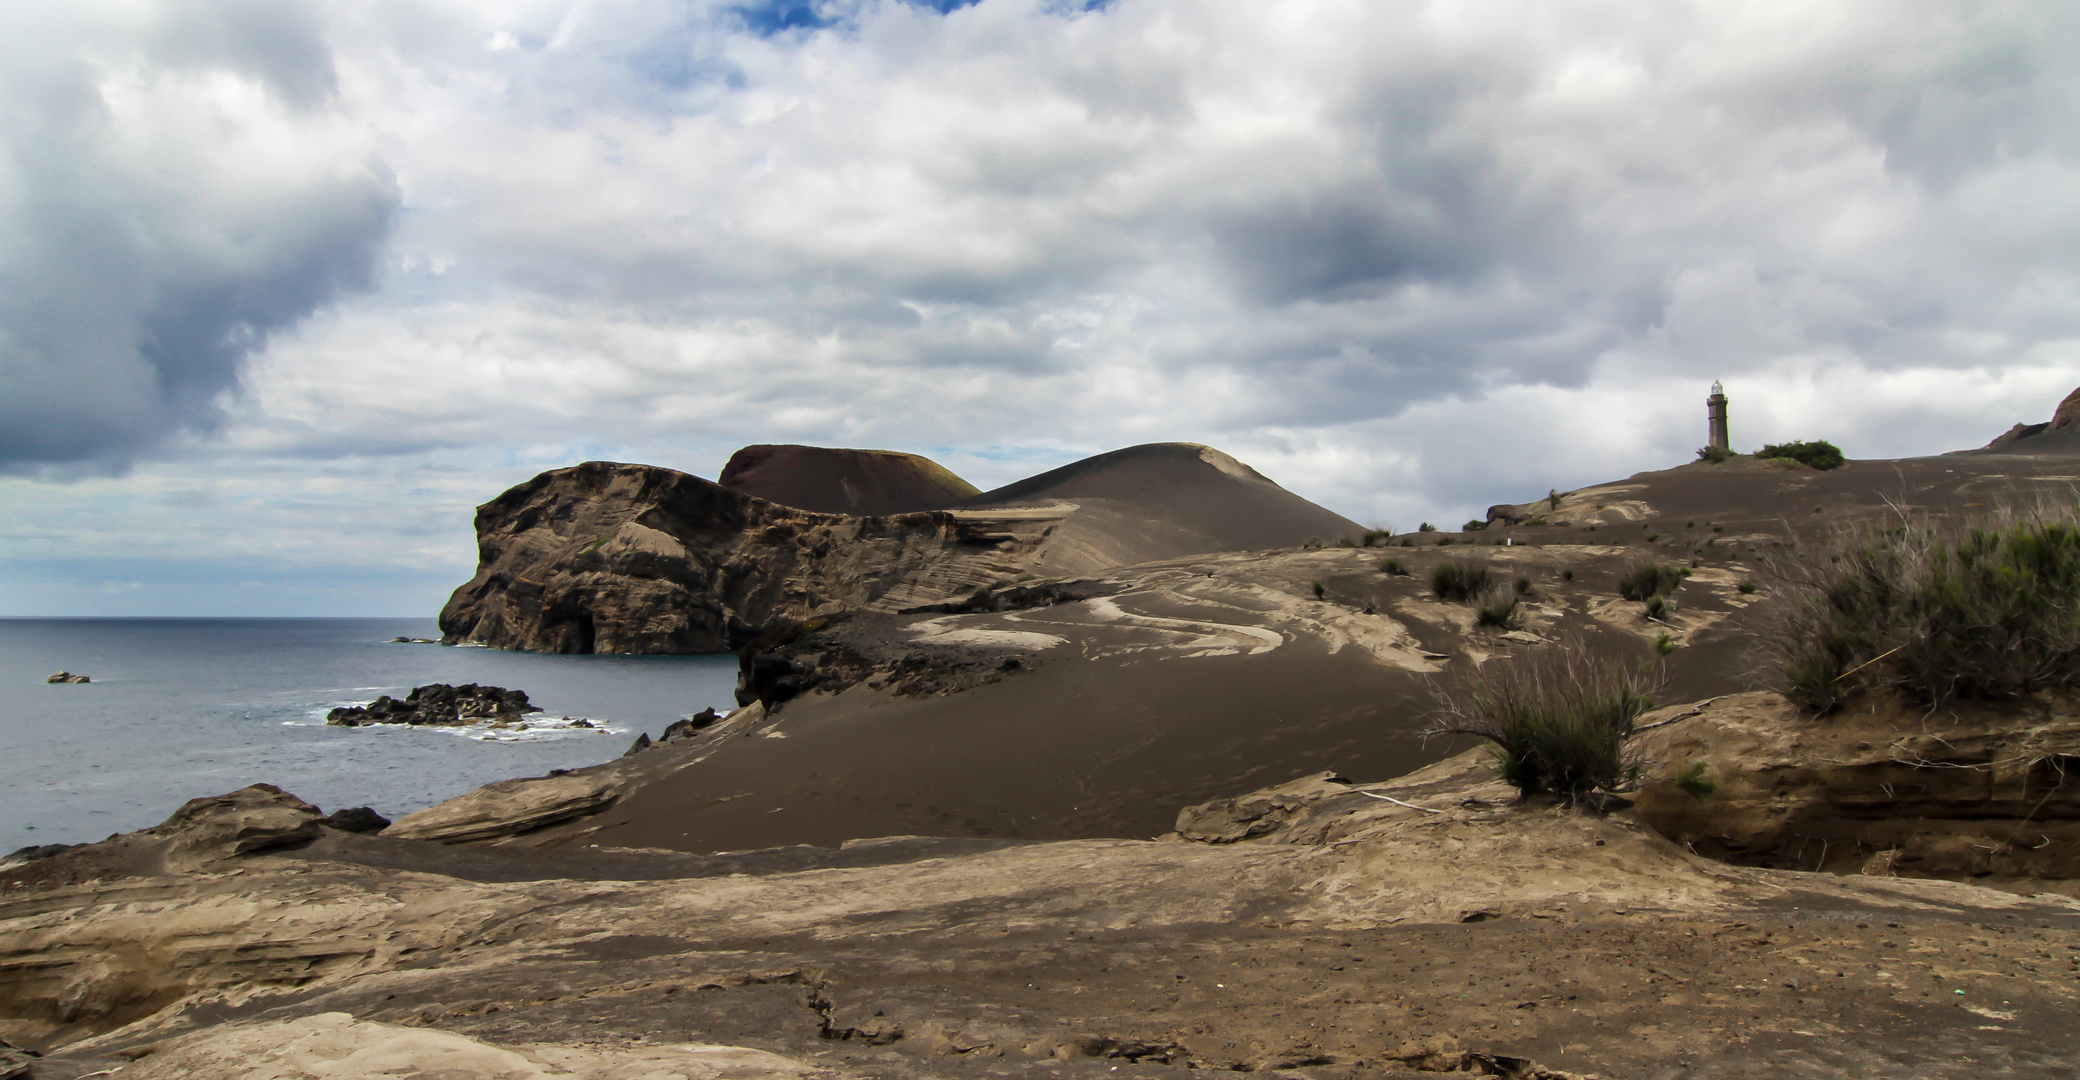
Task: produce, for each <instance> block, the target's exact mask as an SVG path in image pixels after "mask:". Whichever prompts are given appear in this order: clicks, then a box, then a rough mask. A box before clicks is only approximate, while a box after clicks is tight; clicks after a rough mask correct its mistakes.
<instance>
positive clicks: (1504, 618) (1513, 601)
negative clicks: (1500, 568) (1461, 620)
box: [1473, 582, 1518, 630]
mask: <svg viewBox="0 0 2080 1080" xmlns="http://www.w3.org/2000/svg"><path fill="white" fill-rule="evenodd" d="M1473 622H1474V625H1476V626H1493V627H1497V628H1499V629H1503V630H1512V629H1515V628H1516V625H1517V622H1518V619H1517V594H1516V593H1515V592H1512V591H1511V590H1510V588H1509V587H1508V586H1506V585H1503V584H1502V583H1501V582H1496V583H1495V584H1493V585H1490V586H1488V587H1487V588H1485V589H1483V590H1481V594H1480V600H1479V601H1478V602H1476V603H1475V604H1474V606H1473Z"/></svg>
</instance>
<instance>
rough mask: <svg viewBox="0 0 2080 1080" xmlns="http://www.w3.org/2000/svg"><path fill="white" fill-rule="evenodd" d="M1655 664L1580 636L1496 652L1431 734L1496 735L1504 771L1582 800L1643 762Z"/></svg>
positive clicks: (1436, 717) (1527, 784) (1536, 788)
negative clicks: (1638, 728) (1634, 660)
mask: <svg viewBox="0 0 2080 1080" xmlns="http://www.w3.org/2000/svg"><path fill="white" fill-rule="evenodd" d="M1653 689H1654V687H1653V686H1652V685H1650V683H1649V680H1648V677H1647V674H1646V671H1645V670H1644V669H1642V668H1639V667H1636V666H1634V665H1632V664H1630V663H1627V662H1626V661H1624V660H1622V659H1620V658H1618V657H1616V656H1612V655H1609V654H1605V653H1595V652H1591V651H1590V650H1589V649H1588V648H1587V647H1586V646H1585V645H1583V644H1582V643H1581V642H1579V641H1571V642H1563V643H1561V644H1557V645H1552V646H1548V647H1546V648H1543V649H1538V650H1536V651H1533V652H1527V653H1520V654H1518V655H1516V656H1512V657H1505V658H1497V659H1493V660H1490V661H1488V662H1487V663H1485V664H1482V665H1481V666H1479V667H1477V668H1474V669H1473V670H1472V671H1471V672H1469V673H1468V675H1467V677H1466V683H1465V685H1464V687H1463V689H1462V690H1461V691H1460V692H1459V693H1457V694H1454V695H1448V696H1446V697H1445V698H1444V699H1443V700H1442V702H1441V706H1440V708H1439V710H1438V711H1437V712H1436V713H1435V714H1433V715H1432V717H1431V721H1430V724H1429V726H1428V727H1427V728H1426V729H1425V734H1426V735H1472V736H1475V737H1477V738H1481V739H1485V740H1487V741H1488V742H1489V743H1491V744H1492V745H1493V747H1494V752H1495V767H1496V771H1497V772H1498V773H1500V774H1501V776H1502V779H1503V780H1504V781H1506V782H1507V783H1509V784H1510V786H1512V787H1514V788H1516V789H1517V790H1518V791H1519V792H1520V793H1522V794H1524V795H1527V796H1528V795H1531V794H1533V793H1535V792H1540V791H1549V792H1552V793H1553V794H1555V795H1558V796H1560V797H1561V798H1563V799H1566V800H1567V801H1569V802H1571V803H1573V802H1580V801H1581V800H1582V799H1583V798H1584V797H1585V796H1587V795H1588V794H1589V793H1590V792H1592V791H1597V790H1603V791H1612V792H1616V791H1624V790H1628V789H1630V788H1631V787H1632V786H1633V785H1634V784H1636V783H1637V781H1638V779H1639V773H1640V762H1639V761H1638V759H1637V758H1636V757H1635V756H1634V755H1633V754H1631V753H1630V752H1628V750H1627V749H1626V742H1627V741H1628V740H1629V739H1631V738H1632V733H1633V728H1634V725H1635V724H1636V723H1637V722H1638V720H1639V716H1640V714H1641V713H1643V712H1645V711H1647V710H1648V709H1650V708H1653V707H1654V700H1653V697H1652V696H1651V691H1652V690H1653Z"/></svg>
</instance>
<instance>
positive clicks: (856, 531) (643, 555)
mask: <svg viewBox="0 0 2080 1080" xmlns="http://www.w3.org/2000/svg"><path fill="white" fill-rule="evenodd" d="M1049 524H1051V521H1050V520H1048V519H1046V518H1045V516H1044V515H1042V516H1037V517H1035V516H1030V515H1029V516H1027V518H1025V519H1022V520H1013V521H1006V522H999V521H996V520H994V519H992V518H991V517H990V515H958V514H952V513H946V512H932V513H920V514H899V515H895V516H892V517H848V516H844V515H837V514H817V513H811V512H809V511H806V510H796V509H794V508H791V507H786V506H781V505H779V504H777V503H772V502H767V501H766V500H764V499H758V498H754V497H752V496H749V495H745V494H742V493H740V492H736V491H731V490H730V489H728V488H725V487H722V486H721V485H719V484H715V483H711V482H709V481H707V480H703V479H701V478H699V477H697V476H689V475H687V474H685V473H681V472H675V471H673V470H671V469H660V468H655V467H652V466H648V465H621V464H615V463H612V462H603V461H593V462H587V463H585V464H583V465H578V466H574V467H572V468H568V469H556V470H554V471H551V472H546V473H543V474H542V475H540V476H537V477H535V478H534V479H532V480H529V481H528V482H526V483H524V484H521V485H519V486H518V487H515V488H513V489H512V490H510V491H507V492H506V493H505V494H503V495H500V496H499V497H498V498H496V499H493V500H492V501H490V502H488V503H485V504H484V505H483V506H481V507H478V508H477V545H478V558H479V561H478V569H477V576H476V577H475V578H473V579H471V580H470V582H469V583H468V584H466V585H464V586H462V587H461V588H460V589H457V590H456V591H455V594H454V596H452V597H451V598H449V600H448V604H447V606H446V607H445V608H443V609H442V610H441V619H440V624H441V633H442V640H444V641H446V642H449V643H474V644H483V645H490V646H494V647H497V648H504V649H529V650H534V651H538V652H554V653H592V652H600V653H713V652H728V651H731V650H733V649H736V648H738V647H739V646H742V645H743V644H744V643H745V642H747V641H749V640H750V639H751V638H753V637H755V636H756V635H757V634H758V633H759V632H760V631H762V630H763V629H764V628H766V627H768V626H770V625H773V624H775V623H778V622H783V621H788V620H800V619H806V618H809V617H811V616H813V615H815V614H819V613H826V612H833V611H840V610H846V609H850V608H855V607H860V606H863V605H866V604H869V603H872V602H874V601H876V600H879V599H882V598H884V597H887V596H889V595H891V594H896V595H897V600H898V601H901V600H905V599H907V598H908V596H909V592H910V589H906V588H905V586H910V587H911V588H915V587H918V586H919V585H920V584H922V585H923V586H925V587H927V592H928V593H929V595H931V596H932V597H933V598H938V597H939V596H940V595H941V594H942V591H943V593H945V594H950V593H953V592H958V591H960V590H961V589H962V587H963V586H965V587H966V588H967V589H968V590H973V589H974V588H975V587H977V586H978V585H981V584H987V583H988V581H990V580H992V579H991V578H990V577H989V576H988V575H991V574H1001V573H1004V572H1014V573H1015V572H1016V567H1017V563H1016V562H1015V561H1006V560H1005V559H1003V558H994V557H992V556H999V555H1006V554H1011V555H1015V554H1016V551H1017V550H1018V549H1019V548H1020V547H1021V546H1022V545H1025V544H1028V543H1030V542H1033V541H1035V540H1037V539H1038V537H1037V536H1036V535H1034V534H1035V533H1037V532H1040V531H1044V529H1045V528H1046V526H1047V525H1049ZM1028 526H1037V529H1036V528H1029V527H1028ZM933 586H936V588H934V587H933Z"/></svg>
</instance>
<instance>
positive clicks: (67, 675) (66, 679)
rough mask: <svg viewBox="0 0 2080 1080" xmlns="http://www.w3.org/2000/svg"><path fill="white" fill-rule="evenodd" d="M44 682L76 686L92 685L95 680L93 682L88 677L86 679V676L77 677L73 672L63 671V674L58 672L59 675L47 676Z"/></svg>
mask: <svg viewBox="0 0 2080 1080" xmlns="http://www.w3.org/2000/svg"><path fill="white" fill-rule="evenodd" d="M43 681H44V682H47V683H75V684H76V683H90V682H93V681H94V680H92V679H89V678H87V677H86V676H85V675H75V674H73V673H72V672H69V671H61V672H58V673H57V674H56V675H48V676H45V677H44V680H43Z"/></svg>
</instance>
